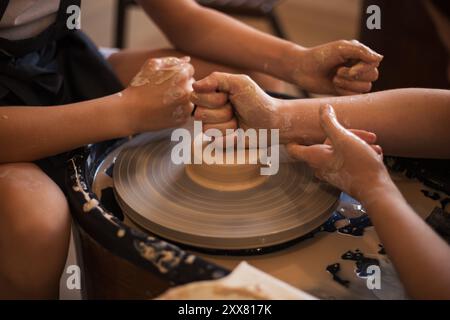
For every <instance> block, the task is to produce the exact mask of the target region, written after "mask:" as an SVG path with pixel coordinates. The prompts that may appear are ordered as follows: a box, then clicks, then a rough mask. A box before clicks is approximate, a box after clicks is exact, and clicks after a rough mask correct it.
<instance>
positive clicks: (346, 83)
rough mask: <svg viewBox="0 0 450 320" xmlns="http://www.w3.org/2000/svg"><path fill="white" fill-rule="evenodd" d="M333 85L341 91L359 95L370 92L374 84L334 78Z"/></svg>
mask: <svg viewBox="0 0 450 320" xmlns="http://www.w3.org/2000/svg"><path fill="white" fill-rule="evenodd" d="M333 84H334V85H335V86H336V87H339V88H341V89H344V90H347V91H352V92H358V93H365V92H369V91H370V90H371V89H372V82H364V81H357V80H347V79H344V78H341V77H334V79H333Z"/></svg>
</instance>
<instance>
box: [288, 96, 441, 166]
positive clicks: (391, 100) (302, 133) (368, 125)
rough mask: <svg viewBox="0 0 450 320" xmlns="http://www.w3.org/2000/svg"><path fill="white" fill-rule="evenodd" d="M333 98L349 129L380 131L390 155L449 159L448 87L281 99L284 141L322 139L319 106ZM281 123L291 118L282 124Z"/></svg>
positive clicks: (381, 140)
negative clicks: (445, 88) (303, 98)
mask: <svg viewBox="0 0 450 320" xmlns="http://www.w3.org/2000/svg"><path fill="white" fill-rule="evenodd" d="M325 103H329V104H331V105H333V107H334V109H335V110H336V114H337V117H338V120H339V121H340V122H341V123H342V124H343V125H344V126H345V127H347V128H352V129H364V130H367V131H371V132H374V133H376V134H377V136H378V143H379V144H380V145H381V146H382V147H383V150H384V152H385V153H386V154H390V155H397V156H408V157H429V158H431V157H435V158H450V126H449V125H448V123H449V121H450V91H448V90H433V89H398V90H389V91H383V92H377V93H369V94H364V95H356V96H350V97H329V98H318V99H308V100H291V101H290V100H284V101H281V102H280V105H281V107H280V110H279V113H281V115H280V117H288V119H287V120H286V119H284V120H283V122H281V123H280V125H279V126H280V128H281V136H282V139H284V140H288V141H289V140H290V141H299V142H301V143H308V144H313V143H321V142H323V140H324V139H325V136H324V133H323V131H322V130H321V128H320V125H319V112H318V110H319V107H320V105H321V104H325ZM283 123H290V125H289V126H287V127H286V126H285V125H284V126H283Z"/></svg>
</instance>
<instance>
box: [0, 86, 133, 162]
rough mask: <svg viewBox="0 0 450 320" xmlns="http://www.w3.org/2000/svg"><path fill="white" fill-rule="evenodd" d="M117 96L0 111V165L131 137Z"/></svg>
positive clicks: (123, 106) (3, 108) (7, 108)
mask: <svg viewBox="0 0 450 320" xmlns="http://www.w3.org/2000/svg"><path fill="white" fill-rule="evenodd" d="M121 100H122V99H121V98H120V97H119V96H118V95H112V96H108V97H104V98H100V99H96V100H90V101H85V102H80V103H74V104H69V105H64V106H53V107H1V108H0V150H1V152H0V163H8V162H21V161H33V160H36V159H40V158H44V157H47V156H51V155H55V154H58V153H61V152H64V151H69V150H72V149H75V148H77V147H80V146H83V145H85V144H89V143H95V142H99V141H102V140H107V139H112V138H117V137H121V136H125V135H128V134H130V132H129V130H128V127H129V125H128V124H127V123H126V119H125V118H124V117H123V115H124V112H123V111H122V110H123V108H126V107H127V105H125V104H123V103H122V101H121Z"/></svg>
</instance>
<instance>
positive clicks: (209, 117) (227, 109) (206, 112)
mask: <svg viewBox="0 0 450 320" xmlns="http://www.w3.org/2000/svg"><path fill="white" fill-rule="evenodd" d="M232 118H233V109H232V108H231V105H229V104H227V105H225V106H223V107H221V108H217V109H210V108H205V107H201V106H197V108H196V109H195V114H194V119H195V120H199V121H202V122H203V123H222V122H228V121H230V120H231V119H232Z"/></svg>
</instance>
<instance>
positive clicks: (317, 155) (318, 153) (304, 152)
mask: <svg viewBox="0 0 450 320" xmlns="http://www.w3.org/2000/svg"><path fill="white" fill-rule="evenodd" d="M286 150H287V152H288V154H289V155H290V156H291V157H293V158H294V159H296V160H300V161H303V162H306V163H307V164H308V165H309V166H311V167H312V168H325V167H326V166H327V163H329V162H330V158H331V155H332V150H331V149H330V147H329V146H325V145H313V146H302V145H299V144H296V143H289V144H288V145H287V146H286Z"/></svg>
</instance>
